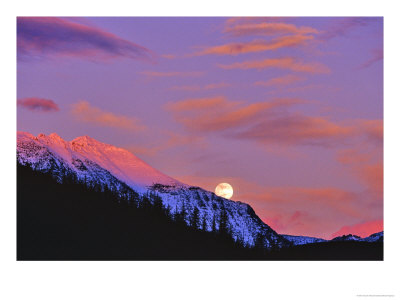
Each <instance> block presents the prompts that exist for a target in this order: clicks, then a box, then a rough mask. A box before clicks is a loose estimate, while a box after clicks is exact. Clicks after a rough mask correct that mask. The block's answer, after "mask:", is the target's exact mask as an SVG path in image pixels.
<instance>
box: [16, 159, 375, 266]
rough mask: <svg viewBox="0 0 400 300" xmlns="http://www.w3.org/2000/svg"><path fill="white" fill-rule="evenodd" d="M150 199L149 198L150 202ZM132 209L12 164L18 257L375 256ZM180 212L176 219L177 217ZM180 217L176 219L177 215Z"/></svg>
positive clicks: (355, 247)
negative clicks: (274, 244)
mask: <svg viewBox="0 0 400 300" xmlns="http://www.w3.org/2000/svg"><path fill="white" fill-rule="evenodd" d="M153 202H154V201H153ZM141 203H142V204H141V205H139V206H137V205H134V203H130V204H129V203H127V202H124V201H121V199H119V198H118V197H116V196H115V195H114V194H113V193H112V192H110V191H108V190H103V191H100V190H98V189H96V188H88V187H87V186H85V185H84V184H77V183H75V182H74V181H73V180H64V182H63V183H58V182H57V181H56V180H54V179H53V178H52V177H51V176H50V175H48V174H43V173H40V172H38V171H32V170H31V169H30V168H29V167H23V166H20V165H18V171H17V259H18V260H382V259H383V243H363V242H354V243H353V242H335V243H333V242H329V243H319V244H308V245H302V246H293V247H289V248H284V249H279V250H278V249H276V250H272V251H271V250H268V251H267V250H266V249H262V248H260V247H256V248H253V249H249V248H246V247H244V246H242V245H241V244H239V243H235V242H234V241H233V240H232V239H231V238H230V236H229V235H228V234H225V233H224V232H204V231H201V230H198V229H194V228H191V227H188V226H186V225H185V223H184V222H182V221H179V220H180V219H179V216H170V215H169V214H168V212H167V211H166V210H164V209H163V208H162V206H161V207H160V206H158V207H157V206H154V205H150V204H149V203H150V202H148V203H147V204H146V201H142V202H141ZM181 217H182V216H181ZM181 219H182V218H181Z"/></svg>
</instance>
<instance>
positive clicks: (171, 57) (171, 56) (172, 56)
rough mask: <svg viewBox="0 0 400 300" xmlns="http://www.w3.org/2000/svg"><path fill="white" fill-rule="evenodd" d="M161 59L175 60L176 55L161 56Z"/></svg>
mask: <svg viewBox="0 0 400 300" xmlns="http://www.w3.org/2000/svg"><path fill="white" fill-rule="evenodd" d="M161 57H163V58H166V59H175V58H176V55H174V54H162V55H161Z"/></svg>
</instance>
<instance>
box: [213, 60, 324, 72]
mask: <svg viewBox="0 0 400 300" xmlns="http://www.w3.org/2000/svg"><path fill="white" fill-rule="evenodd" d="M218 66H219V67H220V68H222V69H225V70H233V69H240V70H249V69H257V70H262V69H269V68H277V69H285V70H292V71H294V72H305V73H321V74H327V73H330V69H329V68H328V67H327V66H325V65H323V64H321V63H316V62H314V63H304V62H301V61H297V60H295V59H294V58H292V57H286V58H267V59H264V60H256V61H244V62H238V63H233V64H230V65H221V64H219V65H218Z"/></svg>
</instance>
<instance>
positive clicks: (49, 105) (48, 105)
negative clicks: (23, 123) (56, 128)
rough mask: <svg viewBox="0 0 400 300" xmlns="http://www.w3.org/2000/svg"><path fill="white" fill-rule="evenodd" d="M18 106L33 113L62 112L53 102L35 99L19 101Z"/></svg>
mask: <svg viewBox="0 0 400 300" xmlns="http://www.w3.org/2000/svg"><path fill="white" fill-rule="evenodd" d="M17 105H18V106H20V107H23V108H26V109H29V110H31V111H42V112H54V111H59V110H60V109H59V107H58V105H57V103H55V102H54V101H53V100H50V99H43V98H35V97H33V98H23V99H18V100H17Z"/></svg>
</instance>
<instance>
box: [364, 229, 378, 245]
mask: <svg viewBox="0 0 400 300" xmlns="http://www.w3.org/2000/svg"><path fill="white" fill-rule="evenodd" d="M363 241H364V242H370V243H373V242H383V231H381V232H377V233H374V234H371V235H370V236H368V237H366V238H364V239H363Z"/></svg>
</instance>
